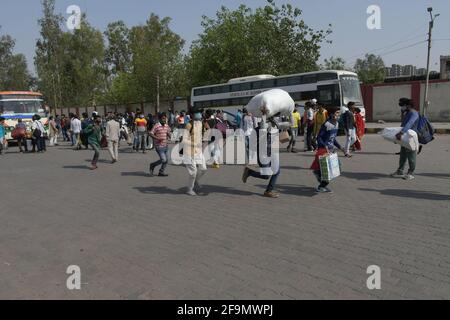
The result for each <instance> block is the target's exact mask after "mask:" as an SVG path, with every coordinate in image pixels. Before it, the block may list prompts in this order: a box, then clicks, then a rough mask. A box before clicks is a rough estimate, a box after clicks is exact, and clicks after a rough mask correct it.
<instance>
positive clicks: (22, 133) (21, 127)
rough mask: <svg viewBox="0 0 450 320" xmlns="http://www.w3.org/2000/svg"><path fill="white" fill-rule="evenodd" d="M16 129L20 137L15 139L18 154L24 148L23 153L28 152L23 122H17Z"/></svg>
mask: <svg viewBox="0 0 450 320" xmlns="http://www.w3.org/2000/svg"><path fill="white" fill-rule="evenodd" d="M16 129H17V130H19V131H20V135H19V136H18V137H17V143H18V145H19V152H20V153H23V152H24V150H23V148H22V147H24V148H25V152H28V143H27V126H26V124H25V123H24V122H23V120H22V119H18V120H17V124H16Z"/></svg>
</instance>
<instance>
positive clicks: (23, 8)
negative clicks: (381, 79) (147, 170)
mask: <svg viewBox="0 0 450 320" xmlns="http://www.w3.org/2000/svg"><path fill="white" fill-rule="evenodd" d="M242 3H244V4H246V5H247V6H249V7H251V8H257V7H261V6H264V5H265V4H266V0H246V1H243V0H220V1H219V0H163V1H161V0H126V1H125V0H56V11H57V12H59V13H61V14H63V15H64V16H65V17H66V18H67V17H68V14H66V9H67V7H68V6H70V5H78V6H79V7H80V8H81V10H82V11H83V12H87V16H88V20H89V22H90V23H91V24H92V25H93V26H94V27H96V28H98V29H99V30H101V31H104V30H105V29H106V26H107V25H108V23H109V22H112V21H117V20H123V21H125V23H126V24H127V25H128V26H129V27H131V26H134V25H138V24H143V23H145V21H146V20H147V18H148V17H149V16H150V13H151V12H154V13H156V14H158V15H159V16H160V17H161V18H162V17H166V16H168V17H171V18H172V23H171V28H172V30H173V31H174V32H176V33H178V34H179V35H180V36H181V37H182V38H184V39H185V40H186V52H187V51H188V49H189V45H190V43H191V42H192V41H193V40H195V39H197V38H198V34H200V33H201V32H202V27H201V24H200V23H201V17H202V16H203V15H206V16H209V17H213V16H214V15H215V13H216V12H217V10H218V9H219V8H220V7H221V6H225V7H227V8H230V9H235V8H237V7H238V6H239V5H240V4H242ZM276 3H277V4H278V5H281V4H283V3H290V4H292V5H293V6H295V7H298V8H300V9H302V10H303V19H304V20H305V22H306V23H307V24H308V25H309V26H311V27H313V28H314V29H326V28H327V27H328V24H330V23H331V24H332V30H333V33H332V35H331V36H330V38H329V39H330V40H332V41H333V43H332V44H324V45H323V47H322V49H321V59H320V62H322V61H323V59H326V58H329V57H331V56H335V57H336V56H339V57H342V58H344V59H345V60H346V62H347V64H348V65H349V66H353V65H354V62H355V60H356V59H358V58H361V57H363V56H364V54H365V53H367V52H372V53H375V54H380V55H381V56H382V57H383V59H384V61H385V64H386V65H387V66H390V65H391V64H401V65H406V64H413V65H415V66H417V67H425V66H426V57H427V45H426V43H425V42H423V43H422V44H418V45H416V46H412V47H410V48H406V49H403V50H400V49H402V48H405V47H408V46H411V45H415V44H416V43H417V42H420V41H422V40H423V41H424V40H426V39H427V33H428V22H429V19H430V17H429V13H428V12H427V10H426V9H427V7H429V6H432V7H433V9H434V13H439V14H440V16H439V17H438V18H437V19H436V23H435V27H434V30H433V38H434V39H436V40H437V41H435V42H434V43H433V48H432V59H431V69H432V70H436V71H438V70H439V56H440V55H450V40H449V39H450V1H449V0H413V1H411V0H292V1H286V0H276ZM371 5H377V6H378V7H379V8H380V10H381V11H380V13H381V29H375V30H369V29H368V27H367V20H368V18H369V16H370V14H368V13H367V9H368V7H369V6H371ZM40 17H41V4H40V0H1V2H0V25H1V26H2V28H1V29H0V34H9V35H11V36H12V37H13V38H14V39H15V40H16V47H15V52H16V53H23V54H25V56H26V57H27V60H28V64H29V65H30V69H31V71H33V72H34V67H33V58H34V52H35V44H36V40H37V39H38V38H39V28H38V22H37V21H38V19H39V18H40Z"/></svg>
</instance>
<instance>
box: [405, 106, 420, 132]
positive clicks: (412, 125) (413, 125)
mask: <svg viewBox="0 0 450 320" xmlns="http://www.w3.org/2000/svg"><path fill="white" fill-rule="evenodd" d="M418 124H419V113H418V112H417V111H416V110H409V111H408V113H407V114H406V115H405V117H404V119H403V122H402V127H403V129H402V132H403V133H406V132H408V130H414V131H415V132H417V125H418Z"/></svg>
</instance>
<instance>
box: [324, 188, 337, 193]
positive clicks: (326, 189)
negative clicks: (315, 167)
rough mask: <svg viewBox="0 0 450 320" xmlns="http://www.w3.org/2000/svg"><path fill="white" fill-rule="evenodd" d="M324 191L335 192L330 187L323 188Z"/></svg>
mask: <svg viewBox="0 0 450 320" xmlns="http://www.w3.org/2000/svg"><path fill="white" fill-rule="evenodd" d="M322 189H323V190H324V191H325V193H330V194H333V193H334V192H333V190H331V189H329V188H326V187H325V188H322Z"/></svg>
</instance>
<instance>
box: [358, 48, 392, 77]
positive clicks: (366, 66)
mask: <svg viewBox="0 0 450 320" xmlns="http://www.w3.org/2000/svg"><path fill="white" fill-rule="evenodd" d="M354 69H355V72H356V73H358V76H359V79H360V80H361V81H362V82H363V83H379V82H383V81H384V79H385V78H386V72H385V65H384V62H383V59H382V58H381V57H380V56H376V55H374V54H366V56H365V58H364V59H358V60H356V63H355V68H354Z"/></svg>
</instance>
